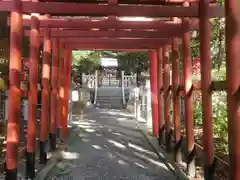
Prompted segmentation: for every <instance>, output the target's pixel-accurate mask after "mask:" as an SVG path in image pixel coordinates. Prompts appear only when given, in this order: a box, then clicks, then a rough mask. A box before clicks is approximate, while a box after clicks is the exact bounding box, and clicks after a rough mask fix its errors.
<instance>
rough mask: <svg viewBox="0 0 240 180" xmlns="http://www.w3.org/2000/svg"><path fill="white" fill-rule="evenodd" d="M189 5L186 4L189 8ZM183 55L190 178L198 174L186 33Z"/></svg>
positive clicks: (189, 52)
mask: <svg viewBox="0 0 240 180" xmlns="http://www.w3.org/2000/svg"><path fill="white" fill-rule="evenodd" d="M188 5H189V3H188V2H186V3H184V6H188ZM188 20H189V18H183V26H184V25H185V24H186V23H187V22H188ZM182 48H183V49H182V53H183V79H184V105H185V126H186V136H187V171H188V174H189V176H190V177H194V176H195V174H196V168H195V146H194V133H193V127H194V123H193V113H192V79H191V71H192V64H191V61H192V60H191V50H190V34H189V33H188V32H185V33H184V34H183V38H182Z"/></svg>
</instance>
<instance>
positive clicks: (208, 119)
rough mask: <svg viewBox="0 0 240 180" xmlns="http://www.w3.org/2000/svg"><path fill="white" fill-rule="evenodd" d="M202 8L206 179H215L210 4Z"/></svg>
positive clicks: (201, 54) (201, 38)
mask: <svg viewBox="0 0 240 180" xmlns="http://www.w3.org/2000/svg"><path fill="white" fill-rule="evenodd" d="M199 5H200V7H199V10H200V24H199V25H200V59H201V63H200V65H201V90H202V104H203V146H204V154H205V156H204V157H205V161H204V178H205V179H209V180H211V179H214V164H215V163H214V149H213V148H214V147H213V131H212V91H211V82H212V77H211V70H212V60H211V53H210V48H211V45H210V41H211V28H210V24H209V21H208V14H209V2H208V1H207V0H202V1H200V3H199Z"/></svg>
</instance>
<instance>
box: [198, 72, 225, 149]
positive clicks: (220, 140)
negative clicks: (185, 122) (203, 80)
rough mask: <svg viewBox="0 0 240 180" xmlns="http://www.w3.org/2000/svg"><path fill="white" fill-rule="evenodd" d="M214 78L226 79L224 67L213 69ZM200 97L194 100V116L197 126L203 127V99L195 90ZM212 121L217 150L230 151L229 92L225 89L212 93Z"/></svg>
mask: <svg viewBox="0 0 240 180" xmlns="http://www.w3.org/2000/svg"><path fill="white" fill-rule="evenodd" d="M212 74H213V77H214V78H213V79H214V80H224V79H225V78H226V73H225V71H224V69H221V71H213V72H212ZM195 93H197V94H198V95H199V98H197V99H195V101H194V110H193V116H194V120H195V126H196V128H202V123H203V121H202V101H201V94H200V92H195ZM212 112H213V116H212V121H213V132H214V147H215V150H216V152H218V153H219V152H220V153H224V154H225V153H228V128H227V93H226V92H225V91H217V92H214V93H213V94H212Z"/></svg>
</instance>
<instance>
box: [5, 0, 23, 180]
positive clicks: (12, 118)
mask: <svg viewBox="0 0 240 180" xmlns="http://www.w3.org/2000/svg"><path fill="white" fill-rule="evenodd" d="M12 2H13V7H12V8H13V10H12V12H11V19H10V62H9V76H10V77H9V93H8V95H9V98H8V124H7V152H6V176H5V179H6V180H16V179H17V167H18V159H17V158H18V157H17V153H18V145H19V121H20V113H21V111H20V96H21V94H20V73H21V66H22V61H21V56H22V55H21V42H22V12H21V1H20V0H13V1H12Z"/></svg>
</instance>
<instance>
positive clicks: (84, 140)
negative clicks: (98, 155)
mask: <svg viewBox="0 0 240 180" xmlns="http://www.w3.org/2000/svg"><path fill="white" fill-rule="evenodd" d="M81 140H82V141H83V142H85V143H87V142H90V140H89V139H86V138H82V139H81Z"/></svg>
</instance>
